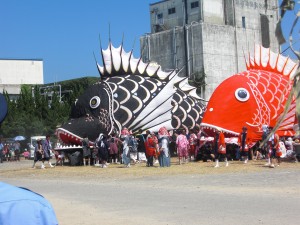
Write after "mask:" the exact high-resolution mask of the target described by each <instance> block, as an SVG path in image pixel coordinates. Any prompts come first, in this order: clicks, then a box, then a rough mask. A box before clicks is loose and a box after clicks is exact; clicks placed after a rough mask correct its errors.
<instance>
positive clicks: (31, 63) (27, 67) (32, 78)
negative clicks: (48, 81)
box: [0, 59, 44, 96]
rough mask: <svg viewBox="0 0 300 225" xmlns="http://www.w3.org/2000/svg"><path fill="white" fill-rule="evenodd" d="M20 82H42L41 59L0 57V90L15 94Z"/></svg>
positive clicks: (18, 90) (18, 91)
mask: <svg viewBox="0 0 300 225" xmlns="http://www.w3.org/2000/svg"><path fill="white" fill-rule="evenodd" d="M22 84H32V85H36V84H44V73H43V60H41V59H0V92H1V93H3V91H7V93H8V94H9V95H10V96H16V95H18V94H20V90H21V85H22Z"/></svg>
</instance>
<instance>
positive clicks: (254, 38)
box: [140, 0, 280, 100]
mask: <svg viewBox="0 0 300 225" xmlns="http://www.w3.org/2000/svg"><path fill="white" fill-rule="evenodd" d="M149 8H150V21H151V33H149V34H145V35H144V36H143V37H141V38H140V44H141V55H142V59H143V61H144V62H148V61H155V62H158V63H159V64H160V65H161V66H162V69H163V70H166V71H167V70H168V69H174V68H182V67H184V70H183V74H184V75H185V76H188V77H189V78H190V80H196V81H199V80H200V81H201V80H202V81H205V84H206V85H203V86H202V87H201V96H202V97H203V98H205V99H207V100H209V98H210V96H211V94H212V92H213V91H214V89H215V88H216V87H217V86H218V85H219V84H220V83H221V82H222V81H223V80H224V79H226V78H227V77H229V76H231V75H233V74H236V73H238V72H241V71H243V70H245V68H246V67H245V58H244V53H245V54H247V53H248V52H249V53H251V54H253V50H254V46H255V44H261V45H262V46H264V47H270V48H271V50H273V51H274V52H279V49H280V48H279V44H278V43H277V40H276V37H275V27H276V23H277V20H278V0H268V1H266V0H164V1H159V2H157V3H153V4H150V7H149Z"/></svg>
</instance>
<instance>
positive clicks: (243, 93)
mask: <svg viewBox="0 0 300 225" xmlns="http://www.w3.org/2000/svg"><path fill="white" fill-rule="evenodd" d="M235 97H236V99H237V100H239V101H241V102H246V101H247V100H248V99H249V98H250V94H249V92H248V90H247V89H245V88H238V89H236V91H235Z"/></svg>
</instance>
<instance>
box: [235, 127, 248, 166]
mask: <svg viewBox="0 0 300 225" xmlns="http://www.w3.org/2000/svg"><path fill="white" fill-rule="evenodd" d="M238 145H239V146H240V152H241V153H242V157H243V159H244V163H247V162H248V156H249V154H248V152H249V147H248V146H249V138H248V137H247V127H245V126H244V127H243V128H242V132H241V133H240V135H239V138H238Z"/></svg>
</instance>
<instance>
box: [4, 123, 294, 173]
mask: <svg viewBox="0 0 300 225" xmlns="http://www.w3.org/2000/svg"><path fill="white" fill-rule="evenodd" d="M264 129H265V130H264V132H263V136H262V140H261V141H260V142H258V143H256V144H255V145H253V146H252V145H251V144H250V140H249V138H248V136H247V127H242V129H241V132H240V135H239V136H238V141H237V143H231V144H228V143H225V137H224V134H223V132H222V130H221V129H216V132H215V136H214V138H213V139H210V140H208V139H203V137H204V136H205V135H206V134H205V133H204V132H203V131H202V129H201V128H196V129H191V130H188V131H187V130H177V131H168V130H167V129H166V128H165V127H161V128H160V129H159V131H158V132H153V131H151V130H146V131H145V132H144V133H142V131H140V132H139V133H137V134H132V132H131V131H129V130H128V129H127V128H123V129H122V131H121V133H120V135H117V134H116V133H112V134H111V135H108V136H107V135H105V134H99V137H98V138H97V139H96V140H95V141H94V146H91V145H90V143H91V142H90V140H89V139H88V137H87V135H84V137H83V139H82V163H80V164H81V165H84V166H90V165H98V166H100V167H101V168H106V167H108V165H109V164H111V163H115V164H123V165H124V167H127V168H129V167H131V165H133V164H136V163H140V162H145V163H146V166H147V167H153V166H154V165H155V164H158V165H159V166H160V167H169V166H170V165H171V160H170V159H171V156H173V157H174V156H177V158H178V164H179V165H181V164H184V163H188V162H190V161H200V160H202V161H203V162H209V161H214V162H215V167H216V168H218V167H220V165H221V164H220V162H224V165H225V167H227V166H229V161H231V160H238V161H242V162H243V163H245V164H247V163H248V160H249V159H252V160H261V159H265V160H266V166H269V167H271V168H275V165H276V166H279V165H280V163H281V157H282V148H284V149H285V150H286V152H285V153H284V157H285V158H287V159H291V160H293V161H295V162H297V161H298V159H297V154H296V152H295V149H294V148H295V145H297V144H299V145H300V143H299V140H298V139H295V140H293V138H292V137H288V138H286V139H284V138H283V139H279V136H278V135H277V134H276V133H274V134H273V135H271V136H270V137H268V139H267V134H268V133H270V132H272V127H265V128H264ZM13 148H14V152H15V155H17V156H16V157H15V160H19V154H18V153H17V152H18V151H19V152H20V145H19V144H18V142H16V143H15V145H14V146H13ZM51 151H53V152H54V156H55V159H56V162H55V165H61V166H63V165H64V162H65V159H66V158H68V157H67V156H68V154H66V155H65V152H64V151H63V150H54V148H53V147H52V145H51V142H50V135H47V136H46V140H44V141H42V140H38V141H37V144H36V146H35V151H34V160H33V165H32V168H35V167H36V163H38V162H40V164H41V165H40V166H41V168H42V169H45V168H46V164H47V165H48V166H49V167H54V165H52V163H51V161H50V158H51V157H50V153H51ZM8 152H11V151H9V150H8V146H7V145H5V144H4V145H3V143H2V141H1V140H0V156H1V157H0V158H1V162H2V161H3V159H4V160H11V157H12V155H11V153H8ZM45 163H46V164H45ZM80 164H79V165H80Z"/></svg>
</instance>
